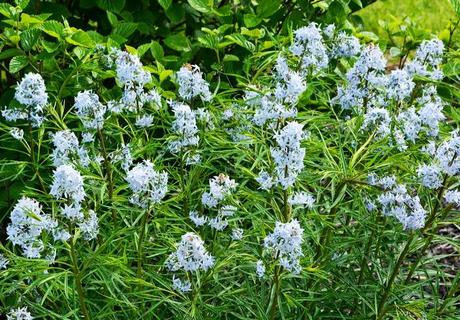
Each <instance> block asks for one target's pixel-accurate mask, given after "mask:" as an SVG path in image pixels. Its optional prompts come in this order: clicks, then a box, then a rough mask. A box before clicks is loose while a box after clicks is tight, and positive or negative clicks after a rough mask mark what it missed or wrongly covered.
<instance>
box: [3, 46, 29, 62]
mask: <svg viewBox="0 0 460 320" xmlns="http://www.w3.org/2000/svg"><path fill="white" fill-rule="evenodd" d="M22 55H24V52H23V51H22V50H20V49H17V48H11V49H6V50H4V51H2V52H0V60H4V59H8V58H11V57H14V56H22Z"/></svg>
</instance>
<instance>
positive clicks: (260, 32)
mask: <svg viewBox="0 0 460 320" xmlns="http://www.w3.org/2000/svg"><path fill="white" fill-rule="evenodd" d="M241 34H242V35H245V36H248V37H251V38H257V39H261V38H263V37H264V36H265V29H252V30H249V29H246V28H245V27H243V28H241Z"/></svg>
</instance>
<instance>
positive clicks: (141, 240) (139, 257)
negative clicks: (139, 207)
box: [137, 209, 150, 278]
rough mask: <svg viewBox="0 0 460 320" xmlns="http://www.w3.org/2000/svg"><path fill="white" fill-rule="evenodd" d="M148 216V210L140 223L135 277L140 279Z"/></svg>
mask: <svg viewBox="0 0 460 320" xmlns="http://www.w3.org/2000/svg"><path fill="white" fill-rule="evenodd" d="M149 215H150V210H149V209H148V210H146V211H145V213H144V216H143V217H142V221H141V230H140V233H139V242H138V247H137V277H138V278H142V264H143V260H144V245H143V243H144V238H145V227H146V225H147V222H148V219H149Z"/></svg>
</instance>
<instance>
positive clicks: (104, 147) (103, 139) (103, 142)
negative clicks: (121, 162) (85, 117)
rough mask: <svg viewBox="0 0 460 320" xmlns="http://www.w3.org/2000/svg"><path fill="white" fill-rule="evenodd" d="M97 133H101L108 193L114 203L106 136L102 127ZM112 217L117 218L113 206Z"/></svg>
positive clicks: (100, 138)
mask: <svg viewBox="0 0 460 320" xmlns="http://www.w3.org/2000/svg"><path fill="white" fill-rule="evenodd" d="M97 133H98V135H99V140H100V142H101V147H102V157H103V158H104V166H105V171H106V174H107V182H108V193H109V201H110V205H112V203H113V176H112V165H111V163H110V160H109V156H108V153H107V148H106V146H105V138H104V135H103V133H102V131H101V129H97ZM111 211H112V219H113V221H115V220H116V213H115V209H114V208H113V207H112V210H111Z"/></svg>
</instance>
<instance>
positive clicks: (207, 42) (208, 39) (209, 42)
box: [198, 34, 219, 49]
mask: <svg viewBox="0 0 460 320" xmlns="http://www.w3.org/2000/svg"><path fill="white" fill-rule="evenodd" d="M198 42H199V43H201V44H202V45H203V46H204V47H205V48H209V49H217V48H218V44H219V39H218V38H217V36H215V35H212V34H205V35H203V36H201V37H199V38H198Z"/></svg>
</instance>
